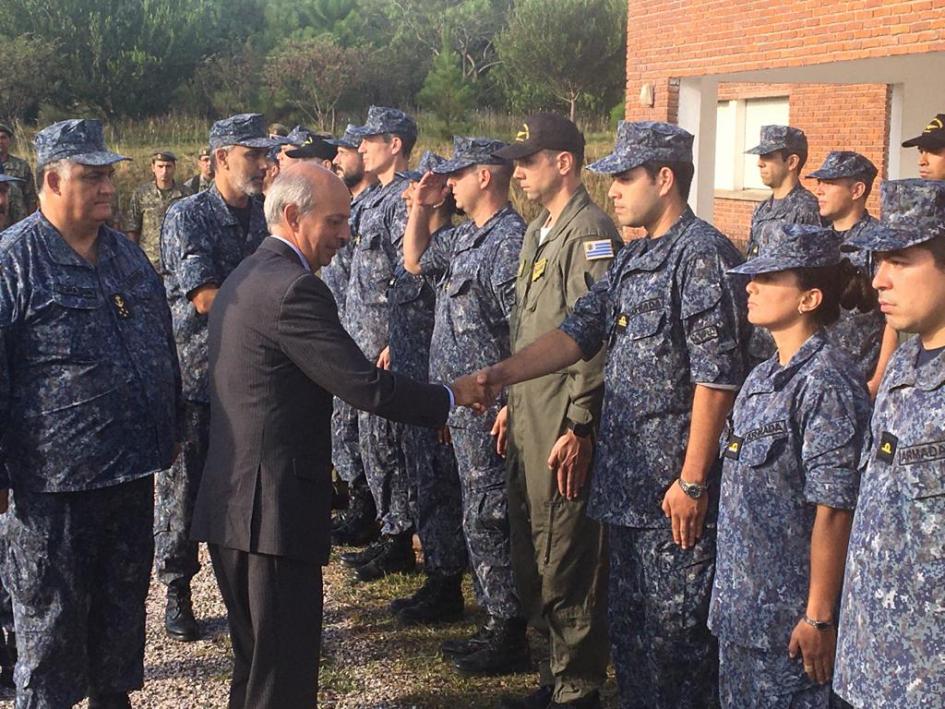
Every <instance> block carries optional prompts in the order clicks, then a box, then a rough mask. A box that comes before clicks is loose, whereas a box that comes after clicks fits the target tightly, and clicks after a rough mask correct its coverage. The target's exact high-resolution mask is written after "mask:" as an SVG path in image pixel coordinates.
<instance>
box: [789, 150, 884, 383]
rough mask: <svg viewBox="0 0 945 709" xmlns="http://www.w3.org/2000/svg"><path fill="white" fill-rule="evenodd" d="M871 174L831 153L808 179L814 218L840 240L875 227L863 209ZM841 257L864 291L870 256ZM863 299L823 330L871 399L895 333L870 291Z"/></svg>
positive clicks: (864, 162) (857, 161) (864, 161)
mask: <svg viewBox="0 0 945 709" xmlns="http://www.w3.org/2000/svg"><path fill="white" fill-rule="evenodd" d="M877 172H878V171H877V170H876V166H875V165H873V163H872V162H870V160H869V159H868V158H866V157H865V156H863V155H860V154H859V153H855V152H853V151H851V150H835V151H833V152H831V153H829V154H828V155H827V158H826V159H825V160H824V164H823V165H821V166H820V167H819V168H818V169H817V170H815V171H814V172H812V173H811V174H809V175H808V177H809V178H814V179H816V180H817V184H816V186H815V187H814V194H815V195H816V196H817V203H818V205H819V207H820V217H821V219H823V220H824V221H825V222H826V223H828V224H830V226H831V229H832V230H833V231H834V232H835V234H836V236H837V237H838V238H839V239H841V241H843V242H846V241H849V240H851V239H856V238H858V237H859V235H860V234H863V233H864V232H866V231H870V230H872V229H876V228H877V227H879V220H878V219H876V218H875V217H873V216H872V215H871V214H870V213H869V211H868V210H867V209H866V200H867V198H868V197H869V196H870V192H871V191H872V189H873V182H874V181H875V179H876V175H877ZM847 258H848V259H849V260H850V262H851V263H852V264H853V266H855V267H856V269H857V271H859V273H860V275H861V276H862V278H861V279H860V280H862V281H863V283H864V284H865V285H867V286H868V285H869V281H870V280H871V279H872V277H873V255H872V254H871V253H870V252H868V251H860V250H854V251H852V252H851V253H849V254H847ZM867 295H872V296H873V297H872V299H871V300H872V302H870V299H868V298H864V302H863V309H862V310H860V309H858V308H851V309H849V310H848V309H846V308H842V309H841V310H840V319H839V320H837V322H836V323H834V324H833V325H831V326H830V327H829V328H827V337H828V338H829V339H830V341H831V342H832V343H833V344H834V345H836V346H837V347H839V348H840V349H841V350H843V351H844V352H845V353H846V354H847V356H848V357H849V358H850V360H851V361H852V362H853V364H854V365H855V366H856V367H857V369H858V370H859V372H860V376H861V377H862V378H863V381H865V382H867V386H868V387H869V390H870V393H871V394H872V395H874V396H875V395H876V391H877V389H879V382H880V380H882V378H883V372H884V371H885V369H886V364H887V362H889V357H890V356H891V355H892V352H893V350H894V349H895V348H896V342H897V338H896V331H895V330H893V329H892V328H891V327H887V326H886V318H885V317H883V314H882V312H880V310H879V303H878V302H876V291H875V290H873V288H872V287H869V289H868V290H867V291H866V292H865V293H864V296H867Z"/></svg>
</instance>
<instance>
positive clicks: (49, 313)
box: [24, 285, 103, 364]
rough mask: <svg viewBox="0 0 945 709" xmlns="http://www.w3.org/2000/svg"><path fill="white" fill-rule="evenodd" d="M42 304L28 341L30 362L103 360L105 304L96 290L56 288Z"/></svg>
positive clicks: (38, 308)
mask: <svg viewBox="0 0 945 709" xmlns="http://www.w3.org/2000/svg"><path fill="white" fill-rule="evenodd" d="M38 295H39V294H38ZM38 301H39V302H38V303H36V304H35V305H34V314H35V318H34V320H33V326H32V327H31V328H29V329H28V332H27V334H26V337H25V338H24V339H25V340H26V346H25V350H26V352H25V354H26V356H27V357H28V358H30V359H38V360H39V361H51V360H52V361H55V360H61V361H63V362H68V363H72V364H83V363H86V364H87V363H92V362H97V361H98V360H99V359H100V354H101V352H100V343H101V341H102V335H103V333H102V332H101V323H100V319H101V317H102V307H103V302H102V299H101V297H100V295H99V293H98V291H97V290H96V289H93V288H87V287H81V286H71V285H56V286H54V287H53V288H51V289H50V290H48V291H46V292H45V293H44V294H42V295H39V298H38Z"/></svg>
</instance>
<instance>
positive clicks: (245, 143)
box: [232, 137, 291, 150]
mask: <svg viewBox="0 0 945 709" xmlns="http://www.w3.org/2000/svg"><path fill="white" fill-rule="evenodd" d="M232 145H241V146H242V147H244V148H266V149H267V150H268V149H269V148H274V147H276V146H279V145H291V143H289V142H287V141H285V138H281V137H279V138H246V139H244V140H238V141H236V142H235V143H232Z"/></svg>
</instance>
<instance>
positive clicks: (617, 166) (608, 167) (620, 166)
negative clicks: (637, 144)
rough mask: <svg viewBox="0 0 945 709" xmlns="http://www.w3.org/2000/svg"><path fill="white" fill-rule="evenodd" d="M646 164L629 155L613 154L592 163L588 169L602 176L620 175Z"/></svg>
mask: <svg viewBox="0 0 945 709" xmlns="http://www.w3.org/2000/svg"><path fill="white" fill-rule="evenodd" d="M644 162H646V161H645V160H639V159H637V158H633V157H631V156H629V155H620V154H619V153H611V154H610V155H605V156H604V157H602V158H601V159H600V160H597V161H595V162H592V163H591V164H590V165H588V166H587V169H588V170H590V171H591V172H596V173H598V174H601V175H619V174H621V173H624V172H627V171H628V170H632V169H633V168H635V167H639V166H640V165H642V164H643V163H644Z"/></svg>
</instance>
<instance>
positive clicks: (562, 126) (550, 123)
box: [493, 112, 584, 160]
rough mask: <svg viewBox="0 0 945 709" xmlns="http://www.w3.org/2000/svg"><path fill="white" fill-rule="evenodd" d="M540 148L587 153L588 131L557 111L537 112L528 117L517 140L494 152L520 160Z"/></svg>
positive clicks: (506, 157)
mask: <svg viewBox="0 0 945 709" xmlns="http://www.w3.org/2000/svg"><path fill="white" fill-rule="evenodd" d="M539 150H565V151H567V152H569V153H575V154H577V155H581V156H583V155H584V134H583V133H581V131H579V130H578V127H577V126H576V125H574V123H573V122H571V121H569V120H568V119H567V118H565V117H564V116H562V115H559V114H557V113H549V112H542V113H534V114H532V115H531V116H529V117H528V118H526V119H525V123H524V124H523V125H522V128H521V130H519V131H518V133H516V135H515V142H514V143H511V144H510V145H507V146H506V147H504V148H502V149H501V150H497V151H495V152H494V153H493V155H495V156H496V157H497V158H502V159H504V160H519V159H520V158H525V157H528V156H529V155H534V154H535V153H537V152H538V151H539Z"/></svg>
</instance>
